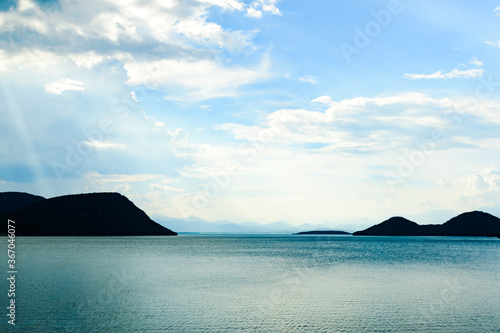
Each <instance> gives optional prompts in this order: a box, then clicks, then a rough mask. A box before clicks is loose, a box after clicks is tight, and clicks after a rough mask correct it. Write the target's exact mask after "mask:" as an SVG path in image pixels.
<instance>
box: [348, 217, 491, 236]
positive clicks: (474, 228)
mask: <svg viewBox="0 0 500 333" xmlns="http://www.w3.org/2000/svg"><path fill="white" fill-rule="evenodd" d="M353 235H355V236H366V235H370V236H488V237H498V236H500V219H499V218H498V217H495V216H493V215H491V214H488V213H484V212H479V211H473V212H468V213H463V214H460V215H458V216H456V217H454V218H452V219H450V220H449V221H447V222H445V223H443V224H427V225H419V224H417V223H415V222H413V221H410V220H407V219H405V218H404V217H400V216H397V217H391V218H390V219H388V220H386V221H384V222H382V223H380V224H377V225H374V226H372V227H370V228H368V229H365V230H362V231H357V232H355V233H354V234H353Z"/></svg>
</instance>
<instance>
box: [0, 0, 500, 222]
mask: <svg viewBox="0 0 500 333" xmlns="http://www.w3.org/2000/svg"><path fill="white" fill-rule="evenodd" d="M0 10H1V11H0V92H1V96H2V100H3V101H4V102H3V103H2V106H1V109H0V112H1V113H0V115H1V119H2V121H1V123H0V132H1V133H2V141H1V145H0V154H1V159H0V190H1V191H26V192H30V193H34V194H39V195H44V196H47V197H51V196H56V195H63V194H68V193H81V192H95V191H118V192H120V193H122V194H124V195H126V196H127V197H129V198H130V199H131V200H132V201H134V203H136V204H137V205H138V206H139V207H141V208H142V209H144V210H145V211H146V212H147V213H149V214H155V215H165V216H171V217H188V216H197V217H201V218H204V219H207V220H223V219H225V220H231V221H234V222H242V221H256V222H261V223H268V222H273V221H277V220H286V221H288V222H290V223H294V224H301V223H306V222H308V223H323V224H325V223H326V224H330V225H332V226H334V225H336V224H342V223H347V222H349V223H354V224H356V221H362V220H363V219H366V218H371V219H374V220H378V219H381V218H387V217H390V216H392V215H405V216H419V215H422V214H424V215H425V214H426V213H428V212H432V211H435V212H436V214H438V213H440V214H442V213H443V212H447V213H448V214H449V215H450V217H451V216H453V214H454V213H458V212H462V211H465V210H473V209H484V210H487V211H490V212H492V213H495V214H500V157H499V156H500V154H499V149H500V148H499V147H500V137H499V134H498V133H500V132H499V130H500V99H499V90H500V72H499V68H498V56H499V54H500V29H499V28H500V3H498V2H494V1H481V2H480V3H471V2H466V1H440V2H439V3H436V2H433V1H424V0H421V1H310V2H305V1H286V0H283V1H273V0H259V1H239V0H220V1H217V0H204V1H201V0H200V1H195V0H193V1H177V0H169V1H149V2H147V3H145V2H143V1H139V0H129V1H125V2H123V1H118V0H105V1H69V0H68V1H65V0H61V1H38V2H37V1H31V0H24V1H19V2H15V1H10V2H4V3H3V5H2V7H1V8H0ZM424 215H422V216H424ZM425 216H429V214H427V215H425ZM417 222H420V221H417ZM424 222H429V221H424ZM438 222H441V221H436V223H438Z"/></svg>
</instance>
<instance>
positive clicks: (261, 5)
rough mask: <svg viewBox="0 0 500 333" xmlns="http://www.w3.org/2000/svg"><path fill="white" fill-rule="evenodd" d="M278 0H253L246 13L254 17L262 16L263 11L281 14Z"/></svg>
mask: <svg viewBox="0 0 500 333" xmlns="http://www.w3.org/2000/svg"><path fill="white" fill-rule="evenodd" d="M277 2H278V1H277V0H258V1H253V2H251V3H250V4H249V5H248V6H247V8H246V15H247V16H249V17H252V18H257V19H259V18H262V14H263V13H269V14H272V15H281V12H280V11H279V9H278V7H276V4H277Z"/></svg>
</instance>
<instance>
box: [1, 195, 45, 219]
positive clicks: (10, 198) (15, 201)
mask: <svg viewBox="0 0 500 333" xmlns="http://www.w3.org/2000/svg"><path fill="white" fill-rule="evenodd" d="M43 200H46V199H45V198H44V197H41V196H38V195H33V194H29V193H23V192H1V193H0V215H4V214H8V213H12V212H15V211H16V210H20V209H23V208H26V207H28V206H31V205H32V204H35V203H37V202H40V201H43Z"/></svg>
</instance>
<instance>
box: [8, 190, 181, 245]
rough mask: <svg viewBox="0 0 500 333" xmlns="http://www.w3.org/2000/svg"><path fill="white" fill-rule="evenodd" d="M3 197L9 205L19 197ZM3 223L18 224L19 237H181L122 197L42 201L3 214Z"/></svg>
mask: <svg viewBox="0 0 500 333" xmlns="http://www.w3.org/2000/svg"><path fill="white" fill-rule="evenodd" d="M2 197H3V199H5V202H9V201H13V200H14V199H15V198H16V197H19V195H18V194H17V193H15V192H10V194H9V193H7V194H5V193H4V194H3V195H2V196H1V197H0V198H2ZM26 198H27V197H26ZM35 201H36V200H35ZM25 202H26V201H25ZM2 205H3V204H2ZM21 206H22V205H21ZM0 219H2V220H6V219H11V220H13V221H15V222H16V224H15V226H16V236H146V235H158V236H159V235H162V236H163V235H164V236H169V235H176V234H177V233H175V232H173V231H171V230H170V229H168V228H166V227H163V226H161V225H159V224H158V223H156V222H154V221H153V220H151V219H150V218H149V217H148V216H147V215H146V213H144V212H143V211H142V210H140V209H139V208H137V207H136V206H135V205H134V204H133V203H132V202H131V201H130V200H129V199H127V198H126V197H125V196H122V195H121V194H118V193H87V194H76V195H66V196H61V197H55V198H51V199H44V200H39V201H38V202H35V203H33V204H31V205H27V206H25V207H24V208H21V209H19V210H16V211H11V212H9V213H6V214H3V215H2V216H0Z"/></svg>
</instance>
